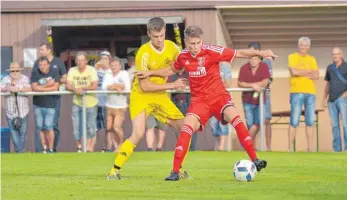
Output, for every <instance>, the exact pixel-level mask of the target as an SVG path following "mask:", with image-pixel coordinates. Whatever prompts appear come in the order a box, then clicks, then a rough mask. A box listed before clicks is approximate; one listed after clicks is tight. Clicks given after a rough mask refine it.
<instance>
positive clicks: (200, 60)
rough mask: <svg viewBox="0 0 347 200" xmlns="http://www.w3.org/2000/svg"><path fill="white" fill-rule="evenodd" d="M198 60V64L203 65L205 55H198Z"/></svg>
mask: <svg viewBox="0 0 347 200" xmlns="http://www.w3.org/2000/svg"><path fill="white" fill-rule="evenodd" d="M197 60H198V65H200V66H203V65H205V57H199V58H197Z"/></svg>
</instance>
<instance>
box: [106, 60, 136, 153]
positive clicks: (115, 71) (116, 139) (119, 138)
mask: <svg viewBox="0 0 347 200" xmlns="http://www.w3.org/2000/svg"><path fill="white" fill-rule="evenodd" d="M121 68H122V66H121V63H120V59H119V58H118V57H114V58H112V60H111V71H112V73H111V74H106V75H105V77H104V81H103V83H102V89H103V90H111V91H117V92H122V91H124V90H126V91H130V88H131V85H130V80H129V75H128V73H127V72H126V71H125V70H121ZM127 107H128V102H127V95H126V94H109V95H108V96H107V101H106V109H107V132H108V135H110V138H111V141H112V143H113V145H114V148H115V150H116V151H117V150H118V148H119V147H120V145H121V144H122V143H123V140H124V133H123V128H122V126H123V122H124V115H125V112H126V109H127ZM110 150H111V147H108V149H106V151H110Z"/></svg>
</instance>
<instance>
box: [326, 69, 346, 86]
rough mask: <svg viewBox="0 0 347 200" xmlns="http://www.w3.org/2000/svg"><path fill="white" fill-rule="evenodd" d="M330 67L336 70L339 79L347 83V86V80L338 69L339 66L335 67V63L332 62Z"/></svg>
mask: <svg viewBox="0 0 347 200" xmlns="http://www.w3.org/2000/svg"><path fill="white" fill-rule="evenodd" d="M329 68H331V70H332V71H333V72H335V74H336V76H337V78H339V80H340V81H341V82H342V83H343V84H345V85H346V86H347V80H346V79H345V78H343V76H342V74H341V73H340V72H339V71H338V70H337V68H336V67H335V64H331V65H329Z"/></svg>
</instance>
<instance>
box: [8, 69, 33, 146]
mask: <svg viewBox="0 0 347 200" xmlns="http://www.w3.org/2000/svg"><path fill="white" fill-rule="evenodd" d="M22 70H23V68H21V67H20V66H19V64H18V63H16V62H12V63H11V64H10V68H9V69H8V70H7V71H9V75H7V76H5V77H4V78H3V79H2V80H1V92H11V93H16V92H29V91H31V86H30V81H29V78H28V77H27V76H25V75H23V74H21V71H22ZM5 105H6V117H7V123H8V126H9V128H10V130H11V138H12V141H13V145H14V149H15V151H16V152H17V153H22V152H24V150H25V142H26V137H27V128H28V114H29V99H28V97H27V96H15V95H13V96H12V95H11V96H6V97H5ZM16 117H20V118H21V119H22V125H21V126H20V128H19V130H18V129H16V128H15V127H14V126H13V120H14V119H15V118H16Z"/></svg>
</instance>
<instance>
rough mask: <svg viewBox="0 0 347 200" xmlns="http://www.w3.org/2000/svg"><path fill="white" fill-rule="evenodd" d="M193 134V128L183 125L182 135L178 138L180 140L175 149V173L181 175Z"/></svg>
mask: <svg viewBox="0 0 347 200" xmlns="http://www.w3.org/2000/svg"><path fill="white" fill-rule="evenodd" d="M192 134H193V128H192V127H190V126H189V125H186V124H185V125H183V126H182V128H181V133H180V135H179V136H178V140H177V143H176V148H175V156H174V163H173V170H172V171H174V172H177V173H179V171H180V168H181V165H182V162H183V159H184V157H185V156H186V154H187V151H188V148H189V142H190V139H191V137H192Z"/></svg>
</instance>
